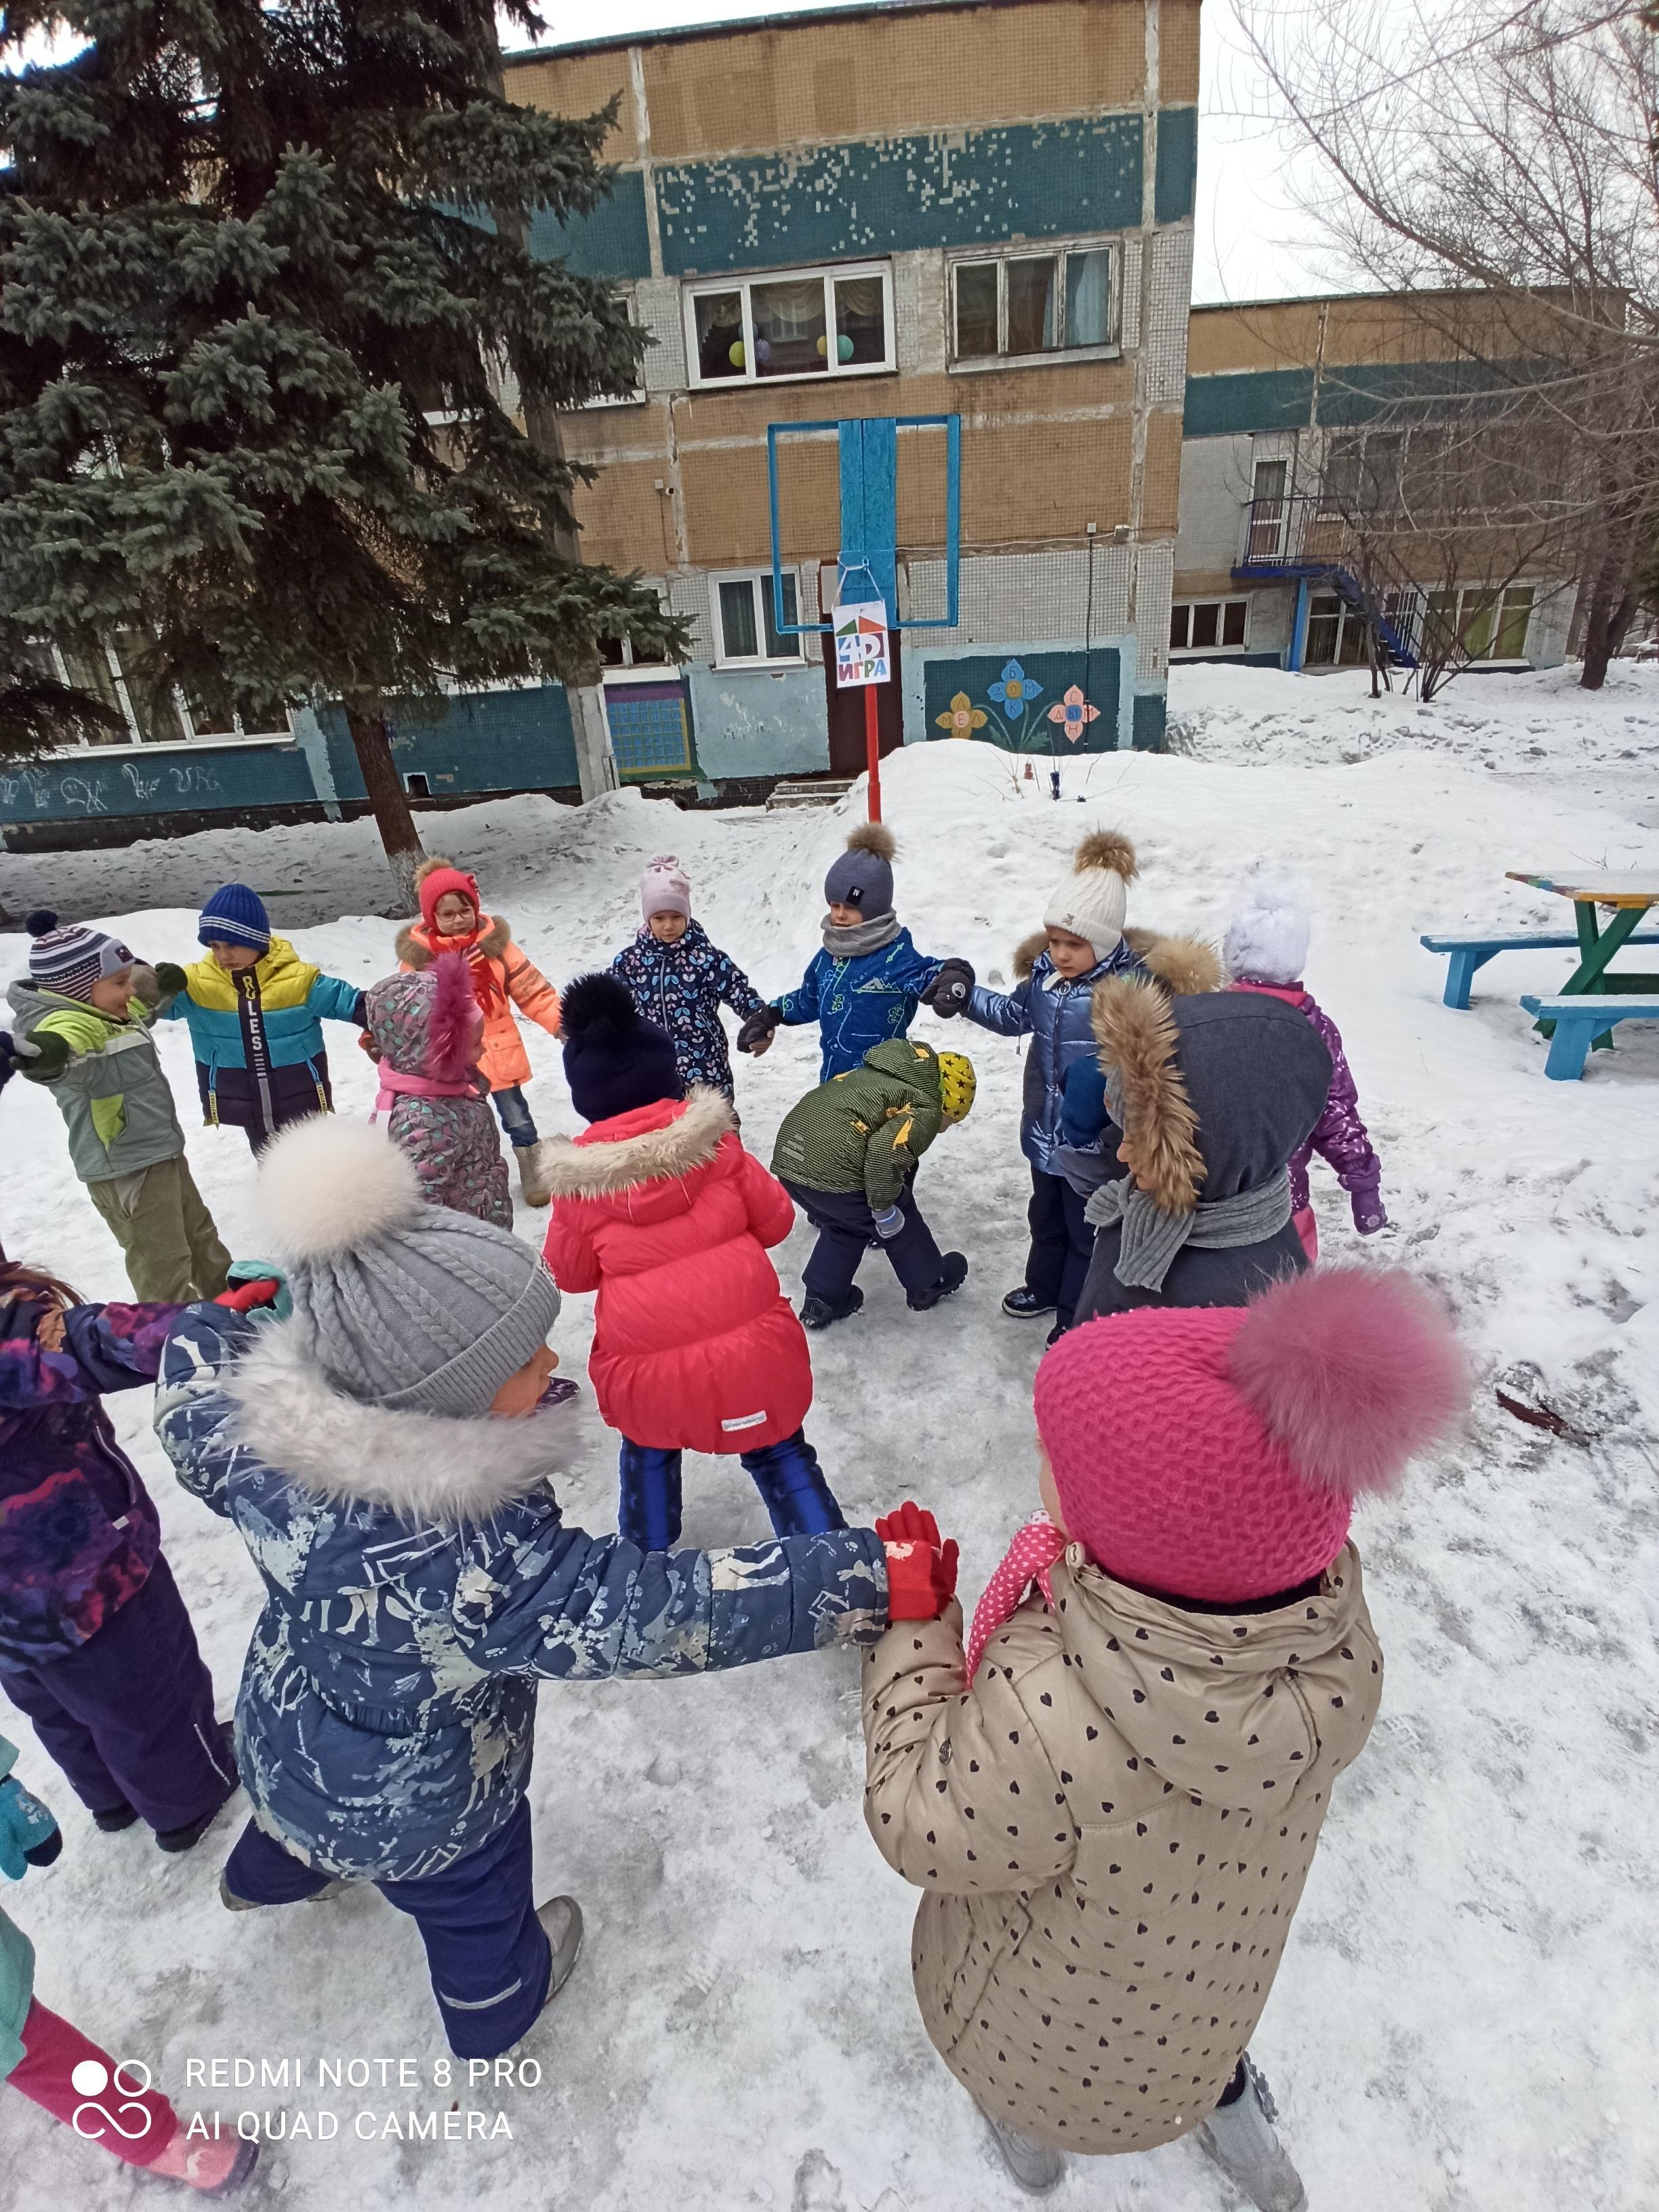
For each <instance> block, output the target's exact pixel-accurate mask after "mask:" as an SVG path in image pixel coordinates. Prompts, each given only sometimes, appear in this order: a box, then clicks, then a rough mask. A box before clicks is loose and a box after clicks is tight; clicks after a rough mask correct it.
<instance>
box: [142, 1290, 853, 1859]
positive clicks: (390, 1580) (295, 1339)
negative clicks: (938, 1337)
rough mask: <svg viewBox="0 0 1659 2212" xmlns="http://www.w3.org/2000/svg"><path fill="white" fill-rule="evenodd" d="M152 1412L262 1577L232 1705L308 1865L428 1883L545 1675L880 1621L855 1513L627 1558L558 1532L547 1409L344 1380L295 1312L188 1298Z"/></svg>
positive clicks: (246, 1762)
mask: <svg viewBox="0 0 1659 2212" xmlns="http://www.w3.org/2000/svg"><path fill="white" fill-rule="evenodd" d="M155 1426H156V1431H157V1433H158V1434H159V1435H160V1437H161V1442H162V1443H163V1445H164V1446H165V1447H166V1449H167V1453H168V1455H169V1456H170V1457H171V1459H172V1461H173V1465H174V1467H175V1468H177V1470H178V1473H179V1480H180V1481H181V1482H182V1483H183V1484H184V1486H185V1488H186V1489H187V1490H191V1491H193V1492H195V1493H196V1495H197V1497H198V1498H203V1499H204V1500H205V1501H206V1503H207V1504H209V1505H210V1506H211V1507H212V1508H213V1510H214V1511H215V1512H216V1513H221V1514H223V1515H224V1516H226V1517H227V1518H228V1520H231V1521H234V1522H235V1524H236V1526H237V1528H239V1530H240V1532H241V1535H242V1538H243V1541H245V1543H246V1545H247V1547H248V1549H249V1551H250V1552H251V1553H252V1556H253V1562H254V1565H256V1566H257V1567H258V1571H259V1573H260V1576H261V1577H262V1579H263V1580H264V1590H265V1602H264V1611H263V1612H262V1613H261V1614H260V1616H259V1619H258V1623H257V1625H256V1626H255V1628H254V1632H253V1641H252V1645H251V1647H250V1649H249V1651H248V1656H247V1664H246V1668H245V1670H244V1673H243V1676H242V1686H241V1692H240V1697H239V1699H238V1700H237V1710H236V1763H237V1765H238V1767H239V1768H240V1771H241V1776H242V1780H243V1783H244V1784H245V1785H246V1790H247V1793H248V1796H249V1797H250V1798H251V1799H252V1803H253V1808H254V1814H255V1817H256V1819H257V1820H258V1823H259V1826H261V1828H263V1829H264V1830H265V1831H266V1832H268V1833H269V1834H270V1835H271V1836H273V1837H275V1838H276V1839H277V1840H278V1841H279V1842H281V1843H282V1844H284V1845H285V1846H286V1848H287V1849H288V1850H290V1851H292V1852H293V1853H294V1854H295V1857H298V1858H301V1859H303V1860H304V1861H305V1863H307V1865H308V1866H313V1867H317V1868H320V1869H325V1870H326V1871H328V1872H329V1873H331V1874H337V1875H356V1876H358V1877H360V1878H364V1879H368V1880H380V1879H386V1880H393V1881H404V1880H410V1879H415V1878H418V1877H419V1876H421V1875H430V1874H436V1873H439V1872H441V1870H442V1869H444V1868H446V1867H447V1866H449V1865H451V1864H453V1863H454V1862H455V1861H456V1860H458V1859H461V1858H464V1857H466V1856H467V1854H468V1853H469V1852H471V1851H475V1850H477V1849H478V1848H479V1847H480V1846H481V1845H482V1844H484V1843H486V1842H487V1841H488V1840H489V1838H490V1836H491V1835H493V1834H494V1832H495V1830H496V1829H497V1828H499V1827H500V1826H501V1825H502V1824H503V1823H504V1822H505V1821H506V1820H508V1819H509V1818H510V1817H511V1815H512V1814H513V1810H514V1808H516V1806H517V1804H518V1802H519V1799H520V1796H521V1795H522V1793H523V1790H524V1786H525V1782H526V1777H527V1776H528V1774H529V1771H530V1757H531V1744H532V1733H533V1729H534V1725H535V1717H536V1689H537V1683H538V1679H539V1678H541V1677H544V1676H546V1677H549V1678H551V1679H555V1680H590V1679H592V1678H593V1677H595V1676H598V1675H603V1674H663V1675H666V1674H695V1673H697V1672H700V1671H702V1670H705V1669H708V1670H713V1669H714V1668H724V1667H742V1666H746V1665H748V1664H749V1663H750V1662H751V1661H754V1660H758V1659H769V1658H772V1657H774V1656H776V1655H778V1654H780V1653H782V1652H786V1651H810V1650H813V1649H814V1648H815V1647H816V1646H817V1645H819V1644H828V1643H831V1642H833V1641H835V1640H836V1639H837V1638H842V1637H852V1638H855V1639H857V1640H859V1641H871V1640H872V1639H873V1638H874V1637H875V1636H876V1635H878V1633H879V1632H880V1631H881V1630H882V1629H884V1627H885V1626H886V1625H887V1573H886V1564H885V1555H884V1552H883V1548H882V1546H881V1543H880V1541H879V1540H878V1538H877V1536H876V1535H875V1534H874V1533H873V1531H872V1530H871V1529H868V1528H848V1529H841V1530H837V1531H836V1532H834V1533H833V1534H825V1535H820V1536H789V1537H784V1538H781V1539H775V1540H773V1541H770V1542H768V1543H764V1544H750V1545H746V1546H744V1547H739V1548H737V1549H733V1550H731V1551H720V1552H675V1553H660V1552H659V1553H642V1552H640V1551H639V1550H637V1549H636V1548H635V1547H634V1546H633V1545H631V1544H627V1543H624V1542H623V1541H622V1539H621V1538H620V1537H617V1536H599V1537H596V1536H588V1535H585V1534H583V1533H582V1531H581V1530H580V1528H567V1527H566V1526H565V1524H564V1522H563V1519H562V1516H561V1515H560V1511H559V1507H558V1503H557V1500H556V1498H555V1497H554V1495H553V1492H552V1490H551V1489H550V1486H549V1479H550V1475H551V1474H552V1472H553V1462H554V1458H555V1455H556V1453H557V1452H558V1450H559V1449H560V1446H559V1444H558V1443H557V1442H556V1441H555V1440H556V1438H558V1437H561V1436H562V1434H563V1431H562V1425H560V1424H558V1423H556V1422H552V1423H550V1422H549V1421H547V1420H545V1419H528V1420H492V1419H487V1418H486V1419H477V1420H470V1421H464V1420H453V1419H435V1418H434V1417H432V1416H429V1415H427V1414H422V1413H392V1412H387V1411H386V1410H385V1409H384V1408H380V1407H372V1406H364V1405H361V1404H359V1403H357V1402H356V1401H354V1400H351V1399H348V1398H344V1397H343V1396H341V1395H339V1394H338V1393H337V1392H336V1391H335V1390H334V1389H332V1388H331V1385H330V1383H328V1381H327V1379H326V1377H325V1376H324V1375H323V1374H322V1373H321V1371H320V1370H319V1368H318V1366H317V1364H316V1363H315V1361H314V1359H313V1358H309V1357H308V1356H307V1348H306V1340H305V1338H304V1336H303V1334H301V1333H300V1330H299V1327H298V1325H297V1324H296V1323H291V1322H271V1321H268V1320H253V1319H251V1318H249V1317H246V1316H241V1315H237V1314H232V1313H230V1312H228V1310H226V1309H224V1308H222V1307H191V1308H190V1309H189V1310H188V1311H187V1312H186V1314H185V1316H184V1317H183V1319H182V1321H181V1322H180V1324H179V1328H178V1329H177V1331H176V1332H175V1334H173V1336H172V1337H171V1338H170V1339H169V1340H168V1344H167V1351H166V1353H165V1355H164V1358H163V1362H162V1370H161V1389H160V1390H159V1391H158V1393H157V1397H156V1414H155Z"/></svg>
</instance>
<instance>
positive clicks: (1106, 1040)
mask: <svg viewBox="0 0 1659 2212" xmlns="http://www.w3.org/2000/svg"><path fill="white" fill-rule="evenodd" d="M1091 1021H1092V1023H1093V1025H1094V1032H1095V1042H1096V1043H1097V1045H1098V1046H1099V1047H1100V1064H1101V1066H1102V1067H1103V1068H1104V1069H1105V1070H1106V1071H1107V1073H1108V1074H1112V1073H1115V1074H1116V1075H1117V1077H1118V1079H1119V1080H1120V1081H1121V1084H1122V1086H1123V1097H1122V1114H1121V1124H1120V1126H1121V1128H1122V1130H1123V1133H1124V1134H1125V1136H1127V1138H1128V1139H1129V1140H1130V1142H1131V1143H1132V1144H1133V1146H1135V1149H1136V1152H1137V1153H1138V1155H1139V1158H1138V1160H1137V1164H1136V1169H1135V1173H1136V1176H1137V1179H1138V1180H1139V1182H1140V1183H1141V1185H1142V1186H1143V1188H1146V1190H1148V1191H1150V1192H1151V1194H1152V1198H1153V1200H1155V1201H1156V1203H1157V1204H1158V1206H1161V1207H1162V1208H1163V1210H1164V1212H1166V1213H1190V1212H1192V1211H1193V1209H1194V1207H1195V1206H1197V1204H1198V1194H1199V1191H1200V1188H1201V1187H1202V1185H1203V1182H1204V1158H1203V1155H1202V1153H1200V1151H1199V1149H1198V1116H1197V1115H1196V1114H1195V1113H1194V1111H1193V1104H1192V1101H1191V1099H1190V1098H1189V1097H1188V1096H1187V1085H1186V1084H1185V1083H1184V1082H1183V1081H1182V1075H1181V1070H1180V1068H1179V1067H1178V1066H1177V1065H1176V1049H1177V1047H1178V1044H1179V1038H1178V1036H1177V1034H1176V1025H1175V1018H1174V1017H1173V1015H1172V1014H1171V1013H1170V1000H1169V996H1168V994H1166V993H1165V992H1164V991H1163V990H1161V989H1160V988H1158V986H1157V985H1155V984H1153V983H1150V982H1147V981H1145V980H1143V979H1142V978H1141V977H1139V976H1134V975H1109V976H1107V978H1106V979H1105V981H1103V982H1102V983H1097V985H1096V986H1095V993H1094V999H1093V1001H1092V1005H1091ZM1115 1118H1116V1117H1115Z"/></svg>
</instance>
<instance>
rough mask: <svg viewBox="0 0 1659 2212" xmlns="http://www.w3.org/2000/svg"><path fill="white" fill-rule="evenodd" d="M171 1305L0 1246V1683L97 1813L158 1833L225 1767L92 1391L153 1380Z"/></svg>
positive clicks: (197, 1829)
mask: <svg viewBox="0 0 1659 2212" xmlns="http://www.w3.org/2000/svg"><path fill="white" fill-rule="evenodd" d="M226 1295H227V1297H228V1298H230V1299H231V1300H232V1301H233V1302H234V1303H235V1304H238V1305H243V1304H247V1303H249V1302H250V1300H251V1299H252V1298H253V1297H254V1296H255V1295H256V1294H255V1293H252V1292H251V1291H229V1292H227V1293H226ZM183 1310H184V1309H183V1308H182V1307H179V1306H177V1305H136V1306H123V1305H86V1304H82V1301H81V1300H80V1299H79V1298H77V1297H76V1295H75V1293H74V1292H73V1291H70V1290H67V1289H66V1288H65V1287H64V1285H63V1284H62V1283H60V1282H58V1280H57V1279H55V1278H54V1277H52V1276H51V1275H48V1274H45V1273H41V1272H40V1270H39V1269H37V1268H33V1267H24V1266H23V1265H22V1264H21V1262H20V1261H9V1260H7V1259H5V1257H4V1256H3V1255H0V1690H3V1691H4V1692H5V1693H6V1695H7V1697H9V1699H11V1702H12V1703H13V1705H15V1706H16V1707H17V1709H18V1711H20V1712H23V1713H27V1715H28V1717H29V1718H30V1719H31V1720H32V1721H33V1723H34V1729H35V1734H36V1735H38V1736H39V1738H40V1743H41V1746H42V1748H43V1749H45V1750H46V1751H47V1752H49V1753H51V1755H52V1758H53V1759H56V1760H57V1762H58V1765H59V1766H61V1767H62V1769H63V1770H64V1774H65V1775H66V1776H67V1777H68V1779H69V1782H70V1787H71V1788H72V1789H73V1790H74V1791H75V1794H76V1796H77V1797H79V1798H80V1800H81V1802H82V1804H83V1805H85V1806H86V1808H87V1809H88V1812H89V1813H90V1814H92V1816H93V1818H94V1820H95V1821H96V1822H97V1824H98V1826H99V1827H100V1828H101V1829H104V1830H105V1831H106V1832H113V1831H115V1830H117V1829H120V1828H129V1827H131V1826H132V1824H133V1822H134V1821H135V1820H145V1821H147V1822H148V1823H149V1826H150V1827H151V1828H152V1829H153V1830H154V1831H155V1838H156V1841H157V1843H158V1844H160V1845H161V1849H162V1850H164V1851H184V1850H190V1848H191V1845H192V1844H196V1843H197V1842H198V1841H199V1840H200V1838H201V1837H202V1836H203V1834H204V1832H206V1830H207V1828H208V1827H209V1826H210V1824H211V1822H212V1820H213V1819H214V1816H215V1815H216V1814H217V1812H218V1811H219V1808H220V1807H221V1806H222V1805H223V1804H225V1803H226V1802H227V1801H228V1798H229V1797H230V1795H231V1793H232V1792H233V1791H234V1789H235V1787H236V1768H235V1765H234V1761H233V1759H232V1758H231V1755H230V1747H229V1744H228V1741H227V1739H226V1732H225V1731H224V1730H223V1729H222V1728H221V1727H220V1725H219V1723H218V1722H217V1721H216V1719H215V1718H214V1711H213V1678H212V1676H211V1675H210V1674H209V1673H208V1670H207V1668H206V1667H205V1666H204V1664H203V1662H202V1658H201V1655H200V1653H199V1652H198V1651H197V1648H196V1635H195V1631H194V1630H193V1629H192V1627H191V1620H190V1615H189V1613H187V1612H186V1611H185V1604H184V1600H183V1599H182V1598H181V1597H180V1596H179V1589H178V1585H177V1584H176V1583H174V1581H173V1575H172V1572H171V1571H170V1570H169V1568H168V1566H167V1561H166V1559H164V1558H163V1557H162V1555H161V1523H160V1522H159V1521H158V1520H157V1518H156V1513H155V1505H154V1504H153V1503H152V1502H151V1500H150V1497H149V1492H147V1491H146V1490H145V1488H144V1486H143V1482H142V1481H141V1480H139V1476H138V1470H137V1468H135V1467H134V1466H133V1464H132V1462H131V1460H130V1459H129V1458H128V1457H127V1455H126V1454H125V1452H124V1451H123V1450H122V1449H121V1448H120V1446H119V1445H118V1443H116V1441H115V1431H114V1430H113V1429H112V1427H111V1425H110V1421H109V1416H108V1415H107V1414H106V1413H105V1411H104V1409H103V1407H102V1405H101V1404H100V1402H99V1401H100V1397H101V1395H102V1394H103V1393H104V1392H105V1391H107V1390H132V1389H138V1388H139V1387H140V1386H141V1385H142V1384H144V1383H154V1382H155V1377H156V1373H157V1370H158V1369H159V1367H160V1364H161V1350H162V1346H163V1345H164V1344H165V1343H166V1341H167V1331H168V1329H169V1328H171V1327H172V1325H173V1322H175V1321H177V1319H178V1318H179V1314H180V1313H181V1312H182V1311H183Z"/></svg>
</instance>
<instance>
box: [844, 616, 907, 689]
mask: <svg viewBox="0 0 1659 2212" xmlns="http://www.w3.org/2000/svg"><path fill="white" fill-rule="evenodd" d="M829 619H830V623H831V624H832V626H833V628H834V631H835V639H836V690H842V691H844V690H848V689H850V688H851V687H852V686H854V685H856V684H886V683H890V681H891V679H892V674H893V664H892V660H891V658H890V655H889V653H888V647H887V610H886V608H885V607H884V605H883V604H882V602H881V601H880V600H879V599H855V600H853V601H850V602H848V604H846V605H842V606H839V607H837V608H836V610H835V612H834V613H833V614H832V615H831V617H830V618H829Z"/></svg>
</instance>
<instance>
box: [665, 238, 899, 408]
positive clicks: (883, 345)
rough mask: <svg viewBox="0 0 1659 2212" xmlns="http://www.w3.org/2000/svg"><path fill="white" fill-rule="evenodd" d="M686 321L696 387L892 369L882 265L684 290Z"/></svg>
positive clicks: (887, 280)
mask: <svg viewBox="0 0 1659 2212" xmlns="http://www.w3.org/2000/svg"><path fill="white" fill-rule="evenodd" d="M685 317H686V342H687V345H688V348H689V358H690V364H691V381H692V383H693V384H694V385H717V384H752V383H754V382H756V381H757V380H760V379H762V378H768V377H789V376H867V375H869V374H872V373H875V372H878V371H880V370H882V369H890V368H892V367H893V366H894V355H893V295H892V275H891V272H890V270H889V268H888V266H887V264H885V263H884V262H872V263H871V264H869V265H868V266H867V267H865V268H851V269H800V270H792V271H791V272H790V273H789V274H788V275H787V276H756V277H747V276H744V277H735V276H734V277H729V278H726V279H725V280H723V281H721V282H720V283H706V284H688V285H687V286H686V288H685Z"/></svg>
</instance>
